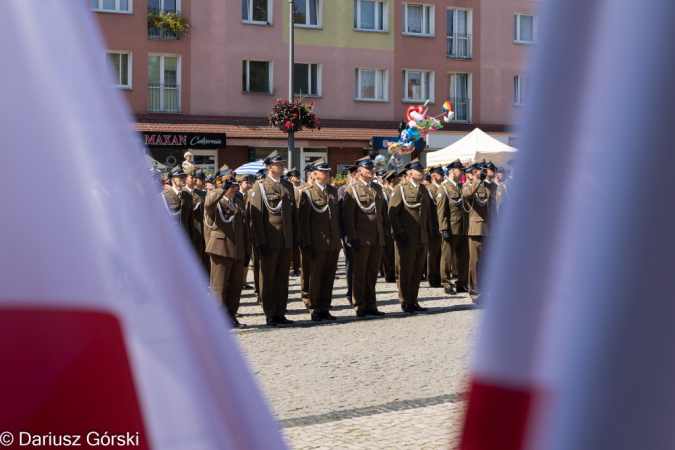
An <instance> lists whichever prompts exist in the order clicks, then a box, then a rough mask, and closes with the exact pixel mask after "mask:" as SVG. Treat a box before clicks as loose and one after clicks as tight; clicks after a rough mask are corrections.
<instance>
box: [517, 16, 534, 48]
mask: <svg viewBox="0 0 675 450" xmlns="http://www.w3.org/2000/svg"><path fill="white" fill-rule="evenodd" d="M523 16H528V17H532V40H531V41H524V40H522V39H521V38H520V19H521V17H523ZM514 17H515V21H516V29H515V32H516V35H515V36H514V37H513V43H514V44H534V43H536V42H537V32H538V30H537V27H538V24H537V16H535V15H534V14H530V13H515V14H514Z"/></svg>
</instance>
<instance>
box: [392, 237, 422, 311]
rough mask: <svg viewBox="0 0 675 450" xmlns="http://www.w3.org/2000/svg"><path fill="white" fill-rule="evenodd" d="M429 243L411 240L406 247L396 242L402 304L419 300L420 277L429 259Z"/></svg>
mask: <svg viewBox="0 0 675 450" xmlns="http://www.w3.org/2000/svg"><path fill="white" fill-rule="evenodd" d="M428 251H429V244H416V243H412V242H409V243H408V245H407V246H406V248H402V247H401V246H400V245H399V243H398V242H397V243H396V256H397V260H398V267H399V274H398V282H397V285H398V301H399V302H400V303H401V305H404V304H413V303H415V302H417V295H418V293H419V290H420V279H421V278H422V272H423V271H424V263H425V261H426V259H427V252H428Z"/></svg>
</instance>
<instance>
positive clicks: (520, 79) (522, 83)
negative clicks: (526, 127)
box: [513, 75, 530, 106]
mask: <svg viewBox="0 0 675 450" xmlns="http://www.w3.org/2000/svg"><path fill="white" fill-rule="evenodd" d="M529 84H530V77H527V76H524V75H516V76H515V77H513V106H525V104H526V102H527V90H528V85H529ZM523 87H524V89H523ZM523 91H524V92H525V95H523ZM523 97H525V98H524V99H523Z"/></svg>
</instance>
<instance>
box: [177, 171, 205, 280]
mask: <svg viewBox="0 0 675 450" xmlns="http://www.w3.org/2000/svg"><path fill="white" fill-rule="evenodd" d="M190 169H192V168H190ZM183 191H185V192H186V193H187V194H188V195H189V196H190V197H192V220H191V223H190V239H191V241H192V247H194V249H195V252H196V253H197V256H198V257H199V259H200V260H201V261H202V264H204V254H205V253H206V252H205V247H206V240H205V238H204V201H205V199H206V191H200V190H199V189H190V188H188V187H184V188H183ZM204 269H205V270H206V269H207V265H206V264H204ZM207 273H208V272H207Z"/></svg>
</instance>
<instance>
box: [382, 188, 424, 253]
mask: <svg viewBox="0 0 675 450" xmlns="http://www.w3.org/2000/svg"><path fill="white" fill-rule="evenodd" d="M404 198H405V202H404V201H403V200H404ZM405 203H407V204H408V205H410V206H408V205H406V204H405ZM415 205H419V206H417V207H414V206H415ZM389 220H390V221H391V228H392V230H393V233H394V237H396V235H398V234H401V233H403V232H405V233H406V234H407V235H408V240H409V241H410V242H412V243H415V244H428V243H429V237H430V236H431V235H432V233H433V229H432V224H431V197H430V196H429V191H428V190H427V188H426V187H425V186H424V185H422V184H419V185H418V186H417V188H415V187H414V186H413V185H412V183H410V182H405V183H399V185H398V186H396V187H395V188H394V192H393V194H392V195H391V199H390V200H389Z"/></svg>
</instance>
